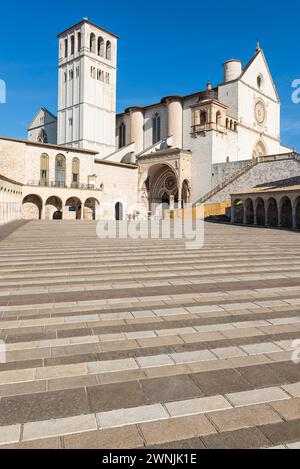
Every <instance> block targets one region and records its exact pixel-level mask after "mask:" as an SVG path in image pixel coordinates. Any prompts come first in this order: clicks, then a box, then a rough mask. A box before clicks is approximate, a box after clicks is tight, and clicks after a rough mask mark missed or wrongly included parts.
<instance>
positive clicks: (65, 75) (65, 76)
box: [64, 72, 67, 82]
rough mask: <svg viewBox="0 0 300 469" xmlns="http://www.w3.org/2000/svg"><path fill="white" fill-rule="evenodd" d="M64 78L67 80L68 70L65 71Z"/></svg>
mask: <svg viewBox="0 0 300 469" xmlns="http://www.w3.org/2000/svg"><path fill="white" fill-rule="evenodd" d="M64 80H65V82H66V81H67V73H66V72H65V73H64Z"/></svg>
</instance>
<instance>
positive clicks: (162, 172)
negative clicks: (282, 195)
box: [0, 18, 291, 219]
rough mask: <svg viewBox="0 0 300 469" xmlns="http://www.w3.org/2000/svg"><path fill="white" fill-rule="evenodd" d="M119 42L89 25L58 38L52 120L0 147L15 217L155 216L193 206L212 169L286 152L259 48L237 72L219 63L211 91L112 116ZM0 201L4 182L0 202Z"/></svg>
mask: <svg viewBox="0 0 300 469" xmlns="http://www.w3.org/2000/svg"><path fill="white" fill-rule="evenodd" d="M117 43H118V37H117V36H116V35H115V34H113V33H111V32H109V31H107V30H105V29H103V28H101V27H99V26H97V25H95V24H93V23H91V22H90V21H89V20H88V19H86V18H85V19H83V20H82V21H81V22H79V23H77V24H76V25H74V26H72V27H70V28H68V29H67V30H65V31H63V32H62V33H60V34H59V35H58V45H59V53H58V112H57V117H56V116H54V115H53V114H52V113H50V112H49V111H48V110H47V109H45V108H41V109H40V110H39V112H38V113H37V114H36V115H35V116H34V119H33V121H32V123H31V124H30V126H29V128H28V140H27V141H25V140H24V141H20V140H13V139H7V138H0V155H1V159H0V175H2V176H3V177H4V178H6V180H7V181H6V182H7V184H8V183H9V184H10V187H11V184H13V182H14V181H15V183H16V184H17V189H18V194H20V187H21V188H22V190H21V196H20V197H19V199H18V200H19V202H18V203H20V204H21V207H19V208H18V210H16V213H17V216H23V217H24V218H78V219H93V218H94V219H95V218H98V219H100V218H103V219H110V218H117V219H125V218H130V217H139V216H153V215H159V216H160V215H161V214H162V212H161V207H162V204H164V203H165V204H168V205H169V207H171V208H173V207H182V206H184V204H186V203H193V204H195V203H197V201H198V200H199V199H200V198H201V197H202V196H203V195H204V194H206V193H207V192H209V191H210V190H211V189H212V186H213V174H212V168H213V167H214V168H215V167H216V165H217V166H220V167H221V168H223V167H224V168H225V169H226V167H230V165H232V164H233V163H234V165H235V167H237V166H238V165H239V164H241V165H242V164H244V163H245V160H246V161H247V160H250V161H251V160H252V159H258V158H260V157H263V156H265V155H273V154H274V155H278V154H281V153H286V152H289V151H291V150H290V149H289V148H287V147H284V146H282V145H281V141H280V100H279V97H278V94H277V91H276V87H275V84H274V82H273V79H272V76H271V73H270V70H269V67H268V64H267V61H266V58H265V56H264V53H263V51H262V50H261V48H260V47H259V45H258V44H257V47H256V50H255V52H254V55H253V56H252V57H251V59H250V60H249V62H248V63H247V64H246V65H245V66H244V67H243V65H242V63H241V62H240V61H239V60H234V59H231V60H228V61H226V62H225V63H224V64H223V81H222V83H220V84H218V85H217V86H212V85H211V84H210V83H208V84H207V86H206V87H205V89H203V90H201V91H199V92H195V93H193V94H189V95H182V96H179V95H176V96H173V95H171V96H166V97H163V98H162V99H161V100H160V101H159V102H157V103H153V104H151V105H147V106H141V105H137V106H134V107H130V108H128V109H125V110H124V112H122V113H120V114H116V96H117ZM226 165H227V166H226ZM222 171H223V169H222ZM222 171H221V172H222ZM0 182H1V181H0ZM0 185H1V184H0ZM4 192H6V190H5V189H4V182H3V185H2V187H0V203H1V202H2V201H3V200H4ZM5 197H6V199H7V198H9V197H8V194H6V195H5ZM104 207H105V208H104ZM108 207H111V208H108ZM9 217H15V215H9Z"/></svg>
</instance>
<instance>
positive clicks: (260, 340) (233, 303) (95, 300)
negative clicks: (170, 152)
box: [0, 221, 300, 449]
mask: <svg viewBox="0 0 300 469" xmlns="http://www.w3.org/2000/svg"><path fill="white" fill-rule="evenodd" d="M205 232H206V237H205V239H206V242H205V245H204V247H203V248H202V249H201V250H186V249H185V245H184V242H183V241H182V240H163V239H158V240H126V239H123V240H121V239H117V240H101V239H98V238H97V237H96V234H95V233H96V223H95V222H80V221H78V222H75V221H69V222H67V221H66V222H62V221H51V222H50V221H49V222H48V221H42V222H40V221H33V222H29V223H24V222H17V223H15V224H13V225H7V226H6V227H5V230H4V227H0V239H1V242H0V339H2V340H4V341H5V343H6V362H5V363H2V364H0V448H2V449H3V448H144V447H145V448H277V447H279V448H294V447H300V444H299V442H300V364H299V365H296V364H294V363H293V362H292V361H291V356H292V350H293V346H292V341H293V340H294V339H300V314H299V310H300V235H299V234H298V233H292V232H287V231H279V230H268V229H265V228H261V229H259V228H257V229H255V228H248V227H238V226H228V225H217V224H206V227H205ZM1 233H2V234H1Z"/></svg>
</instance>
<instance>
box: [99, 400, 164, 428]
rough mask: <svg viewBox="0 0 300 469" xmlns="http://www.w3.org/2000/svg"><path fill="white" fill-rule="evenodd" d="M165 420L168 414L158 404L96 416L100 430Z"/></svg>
mask: <svg viewBox="0 0 300 469" xmlns="http://www.w3.org/2000/svg"><path fill="white" fill-rule="evenodd" d="M165 418H168V414H167V412H166V411H165V409H164V408H163V407H162V405H160V404H154V405H147V406H141V407H134V408H132V409H118V410H112V411H110V412H102V413H101V412H100V413H98V414H97V420H98V422H99V425H100V428H113V427H121V426H124V425H130V424H136V423H142V422H151V421H153V420H161V419H165Z"/></svg>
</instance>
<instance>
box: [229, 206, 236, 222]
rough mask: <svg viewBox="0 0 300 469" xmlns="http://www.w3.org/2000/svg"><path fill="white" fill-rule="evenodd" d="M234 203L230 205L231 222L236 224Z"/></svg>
mask: <svg viewBox="0 0 300 469" xmlns="http://www.w3.org/2000/svg"><path fill="white" fill-rule="evenodd" d="M234 209H235V207H234V205H231V207H230V223H232V224H234V223H235V219H234V218H235V217H234Z"/></svg>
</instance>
